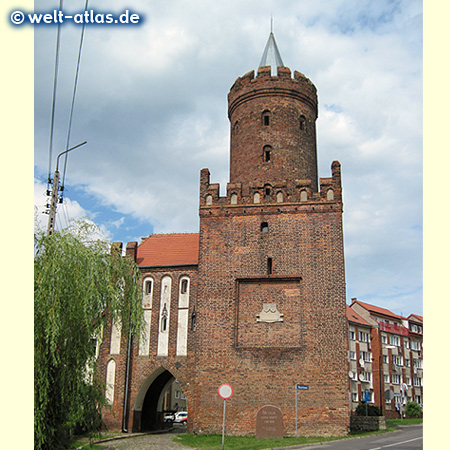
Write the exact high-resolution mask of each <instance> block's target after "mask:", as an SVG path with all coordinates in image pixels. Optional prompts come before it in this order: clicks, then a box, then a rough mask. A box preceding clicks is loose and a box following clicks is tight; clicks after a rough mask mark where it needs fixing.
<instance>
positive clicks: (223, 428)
mask: <svg viewBox="0 0 450 450" xmlns="http://www.w3.org/2000/svg"><path fill="white" fill-rule="evenodd" d="M226 411H227V401H226V400H225V399H224V400H223V424H222V450H223V449H224V448H225V413H226Z"/></svg>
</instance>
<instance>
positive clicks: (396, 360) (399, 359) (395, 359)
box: [392, 355, 403, 366]
mask: <svg viewBox="0 0 450 450" xmlns="http://www.w3.org/2000/svg"><path fill="white" fill-rule="evenodd" d="M392 363H393V364H394V365H395V366H403V356H401V355H392Z"/></svg>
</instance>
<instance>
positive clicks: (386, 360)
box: [383, 355, 389, 364]
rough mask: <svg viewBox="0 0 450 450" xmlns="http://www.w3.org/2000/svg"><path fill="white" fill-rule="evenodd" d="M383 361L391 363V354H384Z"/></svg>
mask: <svg viewBox="0 0 450 450" xmlns="http://www.w3.org/2000/svg"><path fill="white" fill-rule="evenodd" d="M383 362H384V363H385V364H389V355H383Z"/></svg>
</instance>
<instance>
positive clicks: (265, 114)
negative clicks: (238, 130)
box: [262, 111, 270, 127]
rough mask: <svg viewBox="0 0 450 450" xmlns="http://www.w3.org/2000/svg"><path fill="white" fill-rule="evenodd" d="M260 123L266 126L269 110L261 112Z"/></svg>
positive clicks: (268, 119) (268, 122)
mask: <svg viewBox="0 0 450 450" xmlns="http://www.w3.org/2000/svg"><path fill="white" fill-rule="evenodd" d="M262 123H263V125H264V126H265V127H268V126H269V125H270V112H269V111H264V112H263V113H262Z"/></svg>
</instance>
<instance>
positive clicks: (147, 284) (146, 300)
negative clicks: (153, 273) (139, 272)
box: [142, 277, 153, 309]
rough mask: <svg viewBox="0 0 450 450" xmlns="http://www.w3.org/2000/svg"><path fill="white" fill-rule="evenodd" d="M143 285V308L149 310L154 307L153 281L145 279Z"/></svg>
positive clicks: (148, 278)
mask: <svg viewBox="0 0 450 450" xmlns="http://www.w3.org/2000/svg"><path fill="white" fill-rule="evenodd" d="M142 285H143V295H142V307H143V308H144V309H148V308H151V307H152V298H153V279H152V278H150V277H146V278H144V281H143V283H142Z"/></svg>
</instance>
